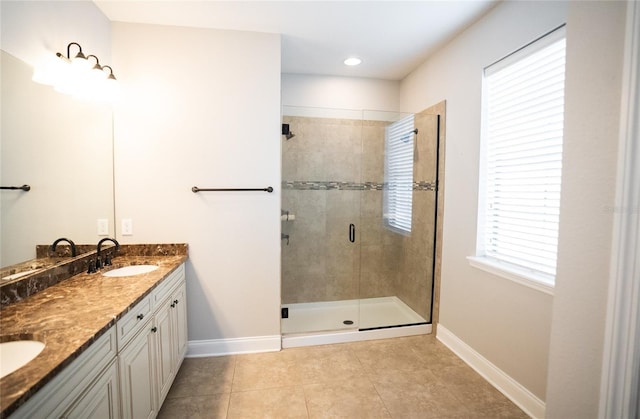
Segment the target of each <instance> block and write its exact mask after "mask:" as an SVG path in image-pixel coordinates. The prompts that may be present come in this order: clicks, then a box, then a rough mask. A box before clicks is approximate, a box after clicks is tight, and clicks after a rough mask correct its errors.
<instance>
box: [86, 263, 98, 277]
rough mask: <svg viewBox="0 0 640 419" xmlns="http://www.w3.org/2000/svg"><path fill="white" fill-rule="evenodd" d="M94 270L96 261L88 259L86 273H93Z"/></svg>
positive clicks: (95, 270)
mask: <svg viewBox="0 0 640 419" xmlns="http://www.w3.org/2000/svg"><path fill="white" fill-rule="evenodd" d="M95 272H97V269H96V262H95V261H94V260H90V261H89V269H88V270H87V273H88V274H92V273H95Z"/></svg>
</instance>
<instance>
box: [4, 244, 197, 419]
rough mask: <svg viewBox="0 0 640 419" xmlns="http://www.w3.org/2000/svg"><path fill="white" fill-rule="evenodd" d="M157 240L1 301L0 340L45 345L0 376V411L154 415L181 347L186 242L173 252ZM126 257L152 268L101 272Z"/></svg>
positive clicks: (34, 415) (14, 415) (183, 344)
mask: <svg viewBox="0 0 640 419" xmlns="http://www.w3.org/2000/svg"><path fill="white" fill-rule="evenodd" d="M161 246H163V245H153V246H141V245H132V246H131V247H130V248H129V249H127V246H126V245H125V246H122V248H123V249H121V250H122V253H123V254H122V255H119V256H117V257H116V258H115V259H114V260H113V266H109V267H106V268H105V269H102V270H101V271H99V272H96V273H86V272H82V273H79V274H75V275H73V276H71V277H70V278H68V279H64V280H62V281H60V282H58V283H57V284H55V285H52V286H49V287H48V288H46V289H44V290H41V291H39V292H37V293H35V294H33V295H30V296H28V297H26V298H24V299H21V300H20V301H16V302H13V303H11V304H8V305H5V306H3V307H2V313H1V318H0V331H1V336H0V339H1V340H0V341H1V342H6V341H12V340H36V341H40V342H43V343H44V344H45V346H44V349H43V350H42V352H41V353H40V354H39V355H37V356H36V357H35V358H34V359H33V360H32V361H30V362H29V363H27V364H26V365H25V366H23V367H21V368H20V369H18V370H16V371H14V372H12V373H10V374H9V375H6V376H5V377H3V378H1V379H0V408H1V410H0V417H2V418H4V417H11V418H51V417H64V418H76V417H78V418H80V417H84V418H86V417H96V418H103V417H104V418H120V417H122V418H136V419H137V418H153V417H155V416H156V415H157V414H158V411H159V409H160V406H161V405H162V402H163V401H164V399H165V397H166V395H167V393H168V391H169V388H170V387H171V384H172V382H173V379H174V378H175V375H176V373H177V372H178V369H179V368H180V365H181V363H182V360H183V359H184V356H185V354H186V350H187V316H186V314H187V311H186V287H185V267H184V263H185V261H186V259H187V251H186V250H187V247H186V245H178V247H179V248H180V249H183V250H184V251H183V252H182V251H177V252H176V251H175V246H176V245H169V246H174V248H173V250H172V251H171V252H166V251H165V252H163V251H162V249H161ZM180 246H182V247H180ZM145 249H147V250H146V251H145ZM149 249H155V251H149ZM158 249H160V251H157V250H158ZM136 250H137V251H136ZM141 250H142V251H141ZM163 253H164V254H163ZM131 265H154V266H157V268H156V269H154V270H152V271H149V272H144V271H143V272H142V273H137V272H136V271H135V270H132V269H129V268H126V269H125V270H123V271H122V272H123V274H126V275H127V276H105V275H104V273H105V272H108V271H115V270H116V269H119V268H122V267H129V266H131ZM115 272H116V273H117V271H115ZM132 272H136V274H134V275H131V273H132ZM138 272H140V270H138Z"/></svg>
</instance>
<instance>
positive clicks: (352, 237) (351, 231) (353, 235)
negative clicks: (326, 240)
mask: <svg viewBox="0 0 640 419" xmlns="http://www.w3.org/2000/svg"><path fill="white" fill-rule="evenodd" d="M349 241H350V242H351V243H355V241H356V226H355V225H354V224H349Z"/></svg>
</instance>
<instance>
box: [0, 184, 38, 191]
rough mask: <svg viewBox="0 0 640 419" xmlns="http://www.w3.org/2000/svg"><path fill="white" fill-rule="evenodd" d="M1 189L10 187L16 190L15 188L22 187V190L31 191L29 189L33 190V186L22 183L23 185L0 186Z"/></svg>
mask: <svg viewBox="0 0 640 419" xmlns="http://www.w3.org/2000/svg"><path fill="white" fill-rule="evenodd" d="M0 189H10V190H12V191H15V190H18V189H20V190H22V191H25V192H29V191H30V190H31V186H29V185H22V186H0Z"/></svg>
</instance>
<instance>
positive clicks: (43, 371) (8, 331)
mask: <svg viewBox="0 0 640 419" xmlns="http://www.w3.org/2000/svg"><path fill="white" fill-rule="evenodd" d="M186 260H187V254H186V252H185V253H184V254H178V255H164V256H131V255H125V256H117V257H115V258H114V259H113V266H109V267H106V268H104V269H102V270H101V271H100V272H97V273H92V274H88V273H80V274H77V275H74V276H72V277H71V278H69V279H66V280H63V281H61V282H59V283H57V284H55V285H52V286H49V287H48V288H46V289H44V290H42V291H39V292H37V293H36V294H34V295H30V296H29V297H28V298H25V299H23V300H21V301H18V302H15V303H12V304H9V305H7V306H5V307H2V310H1V317H0V332H1V334H0V341H10V340H16V339H35V340H39V341H42V342H44V343H45V345H46V346H45V348H44V350H43V351H42V352H41V353H40V354H39V355H38V356H37V357H36V358H35V359H34V360H33V361H31V362H30V363H28V364H27V365H25V366H24V367H22V368H20V369H18V370H16V371H14V372H13V373H11V374H9V375H7V376H6V377H4V378H2V379H0V417H6V416H8V415H10V414H11V413H12V412H13V411H15V410H16V409H17V408H18V407H19V406H21V405H22V404H24V403H25V402H26V401H27V400H28V399H29V397H31V396H32V395H33V394H35V393H36V392H37V391H38V390H39V389H41V388H42V387H43V386H44V385H45V384H47V383H48V382H49V381H50V380H51V379H52V378H53V377H55V376H56V374H58V373H59V372H60V371H62V369H64V368H65V367H66V366H67V365H69V364H70V363H71V362H72V361H73V360H74V359H76V358H77V357H78V356H79V355H80V354H81V353H82V352H83V351H84V350H85V349H87V348H88V347H89V346H90V345H91V344H92V343H93V342H94V341H96V340H97V339H98V338H99V337H100V336H101V335H102V334H104V333H105V332H106V331H107V330H108V329H109V328H110V327H112V326H114V325H115V324H116V321H117V320H118V319H119V318H120V317H122V316H123V315H124V314H125V313H127V312H128V311H129V309H130V308H131V307H133V306H134V305H135V304H136V303H137V302H139V301H140V300H142V299H143V298H144V297H145V296H146V295H148V294H149V293H150V292H151V290H153V289H154V288H155V287H156V285H158V284H159V283H160V282H161V281H162V280H163V279H164V278H165V277H167V275H169V274H170V273H171V272H173V271H174V270H175V269H176V268H177V267H178V266H179V265H180V264H182V263H183V262H185V261H186ZM138 264H154V265H158V266H159V268H158V269H156V270H155V271H152V272H149V273H146V274H141V275H136V276H128V277H105V276H102V274H101V272H106V271H108V270H111V269H115V268H119V267H122V266H127V265H138Z"/></svg>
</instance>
